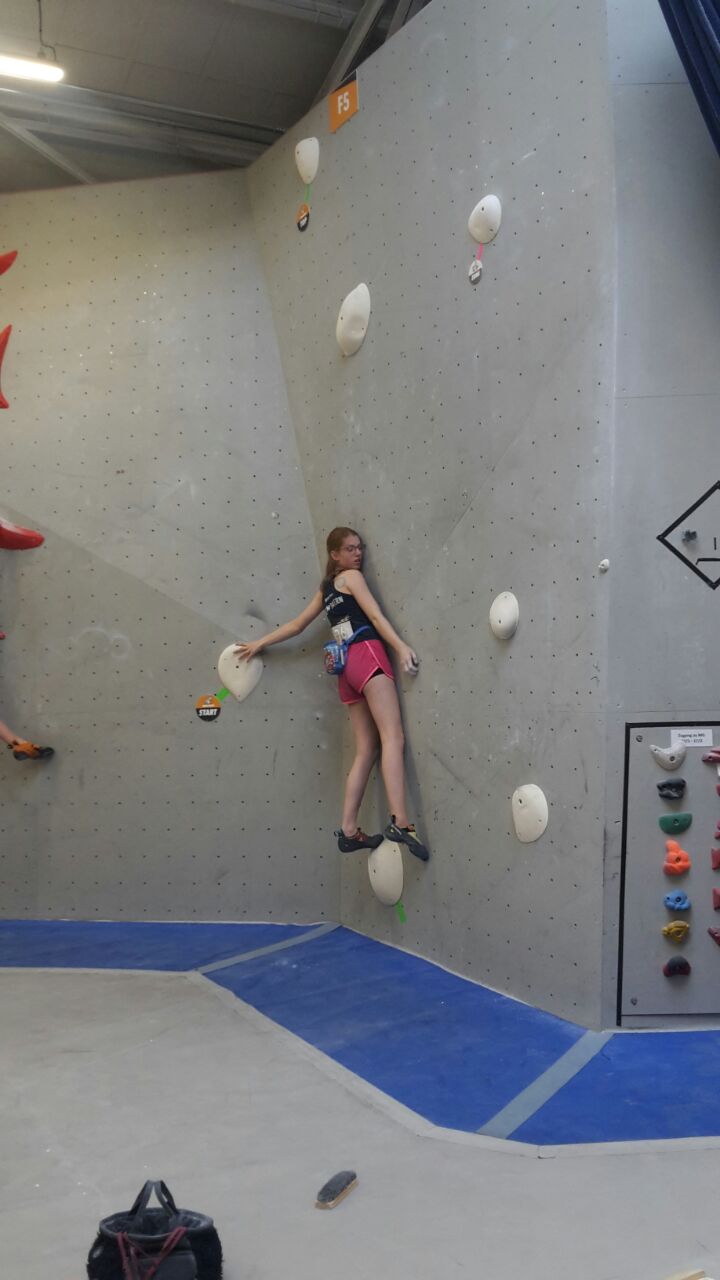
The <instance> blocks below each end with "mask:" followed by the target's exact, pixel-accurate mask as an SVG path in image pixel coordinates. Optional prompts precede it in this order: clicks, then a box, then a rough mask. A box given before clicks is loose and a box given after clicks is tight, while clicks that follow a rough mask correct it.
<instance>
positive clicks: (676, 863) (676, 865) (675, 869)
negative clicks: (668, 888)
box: [663, 840, 692, 876]
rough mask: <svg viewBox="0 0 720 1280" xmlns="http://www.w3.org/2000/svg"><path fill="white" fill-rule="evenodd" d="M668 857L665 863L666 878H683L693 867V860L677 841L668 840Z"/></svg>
mask: <svg viewBox="0 0 720 1280" xmlns="http://www.w3.org/2000/svg"><path fill="white" fill-rule="evenodd" d="M665 848H666V849H667V855H666V858H665V861H664V863H663V871H664V872H665V875H666V876H682V875H684V874H685V872H686V871H689V870H690V869H691V867H692V859H691V858H690V854H689V853H687V852H686V850H685V849H681V848H680V845H679V844H678V842H677V840H666V841H665Z"/></svg>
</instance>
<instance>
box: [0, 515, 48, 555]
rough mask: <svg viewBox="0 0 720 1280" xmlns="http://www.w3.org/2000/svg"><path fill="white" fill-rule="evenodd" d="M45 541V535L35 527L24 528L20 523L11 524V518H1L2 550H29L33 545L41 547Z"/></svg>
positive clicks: (0, 547)
mask: <svg viewBox="0 0 720 1280" xmlns="http://www.w3.org/2000/svg"><path fill="white" fill-rule="evenodd" d="M44 541H45V539H44V537H43V535H42V534H41V533H38V532H37V531H36V530H35V529H23V528H22V527H21V526H20V525H19V524H11V523H10V521H9V520H0V550H2V551H29V550H30V549H31V548H32V547H41V546H42V544H43V542H44Z"/></svg>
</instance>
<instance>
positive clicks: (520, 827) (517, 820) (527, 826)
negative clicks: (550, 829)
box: [512, 782, 548, 844]
mask: <svg viewBox="0 0 720 1280" xmlns="http://www.w3.org/2000/svg"><path fill="white" fill-rule="evenodd" d="M512 815H513V823H514V826H515V835H516V836H517V838H518V840H520V841H521V842H522V843H523V844H531V843H532V841H533V840H539V839H540V837H541V835H542V834H543V832H544V831H545V829H546V827H547V824H548V802H547V800H546V799H545V793H544V792H543V791H541V790H540V788H539V787H536V786H535V783H534V782H528V783H527V784H526V785H525V786H524V787H518V789H517V791H515V792H513V798H512Z"/></svg>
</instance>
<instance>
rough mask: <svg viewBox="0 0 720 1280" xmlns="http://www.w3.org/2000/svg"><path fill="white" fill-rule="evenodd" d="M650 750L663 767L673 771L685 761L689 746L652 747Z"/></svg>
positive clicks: (669, 771) (656, 761)
mask: <svg viewBox="0 0 720 1280" xmlns="http://www.w3.org/2000/svg"><path fill="white" fill-rule="evenodd" d="M650 752H651V754H652V757H653V760H654V761H655V763H656V764H659V765H660V768H661V769H665V770H667V772H668V773H673V772H674V771H675V769H679V768H680V765H681V764H682V763H683V760H684V759H685V757H686V755H687V747H651V748H650Z"/></svg>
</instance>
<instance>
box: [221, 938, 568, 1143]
mask: <svg viewBox="0 0 720 1280" xmlns="http://www.w3.org/2000/svg"><path fill="white" fill-rule="evenodd" d="M213 980H214V981H215V982H217V983H218V984H219V985H220V986H223V987H226V988H227V989H228V990H229V991H233V992H234V993H235V994H236V995H237V996H239V997H240V999H242V1000H245V1001H246V1002H247V1003H248V1004H250V1005H252V1006H253V1007H254V1008H256V1009H259V1010H260V1011H261V1012H262V1013H264V1014H266V1015H267V1017H269V1018H272V1019H273V1020H274V1021H275V1022H279V1023H280V1024H281V1025H282V1026H284V1027H287V1028H288V1030H290V1031H292V1032H294V1033H295V1034H296V1035H298V1036H300V1037H301V1038H302V1039H303V1040H306V1041H308V1042H309V1043H310V1044H313V1045H315V1047H316V1048H318V1049H321V1050H322V1051H323V1053H326V1054H328V1055H329V1056H330V1057H332V1058H334V1059H335V1060H336V1061H337V1062H339V1063H341V1064H342V1065H343V1066H344V1067H348V1068H349V1069H350V1070H351V1071H354V1072H356V1074H357V1075H359V1076H362V1077H363V1079H365V1080H369V1081H370V1082H371V1084H374V1085H376V1086H377V1087H378V1088H379V1089H382V1090H383V1091H384V1092H385V1093H388V1094H390V1096H391V1097H393V1098H396V1099H397V1100H398V1101H399V1102H402V1103H404V1104H405V1106H407V1107H410V1108H411V1109H412V1110H413V1111H417V1112H419V1113H420V1114H421V1115H423V1116H426V1117H427V1119H429V1120H432V1121H433V1122H434V1123H435V1124H440V1125H446V1126H448V1127H450V1128H456V1129H465V1130H470V1131H473V1130H475V1129H477V1128H479V1127H480V1126H481V1125H482V1124H484V1123H485V1121H486V1120H488V1119H489V1118H490V1116H492V1115H494V1114H495V1112H496V1111H498V1110H499V1109H500V1108H501V1107H503V1106H504V1105H505V1104H506V1103H507V1102H509V1101H510V1099H511V1098H513V1097H514V1096H515V1094H517V1093H518V1092H519V1091H520V1090H521V1089H524V1088H525V1087H526V1086H527V1085H528V1084H530V1083H531V1082H532V1081H533V1080H534V1079H535V1077H536V1076H538V1075H539V1074H540V1073H541V1072H543V1071H545V1070H546V1069H547V1067H549V1066H550V1065H551V1063H553V1062H554V1061H555V1060H556V1059H557V1058H558V1057H560V1055H561V1054H563V1053H565V1052H566V1051H567V1050H568V1049H569V1048H570V1046H571V1045H573V1044H574V1043H575V1042H576V1040H578V1039H579V1038H580V1036H582V1034H583V1029H582V1028H581V1027H577V1026H574V1025H573V1024H572V1023H569V1022H563V1021H562V1020H561V1019H559V1018H554V1017H552V1016H551V1015H549V1014H545V1013H541V1012H539V1011H538V1010H537V1009H532V1008H530V1007H529V1006H527V1005H524V1004H520V1003H519V1002H518V1001H515V1000H509V999H508V998H507V997H505V996H501V995H498V994H497V993H496V992H493V991H488V990H487V989H486V988H485V987H480V986H477V985H475V984H474V983H472V982H468V981H465V980H464V979H463V978H459V977H457V976H455V975H454V974H451V973H446V972H445V971H444V970H443V969H439V968H437V966H436V965H433V964H431V963H429V962H428V961H426V960H420V959H418V958H417V957H415V956H410V955H406V954H405V953H404V952H402V951H396V950H394V949H393V948H391V947H386V946H384V945H383V944H382V943H379V942H374V941H372V940H371V939H369V938H365V937H362V936H361V935H359V934H355V933H351V932H349V931H348V930H346V929H337V930H335V932H333V933H331V934H327V935H326V936H325V937H321V938H317V939H316V940H314V941H313V942H309V943H307V944H306V945H304V946H302V947H298V948H297V949H293V950H289V951H284V952H279V953H278V954H277V955H272V956H267V957H264V958H262V959H259V960H250V961H248V962H247V963H243V964H240V965H236V966H232V967H230V968H227V969H223V970H221V971H220V972H219V973H217V974H214V975H213Z"/></svg>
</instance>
